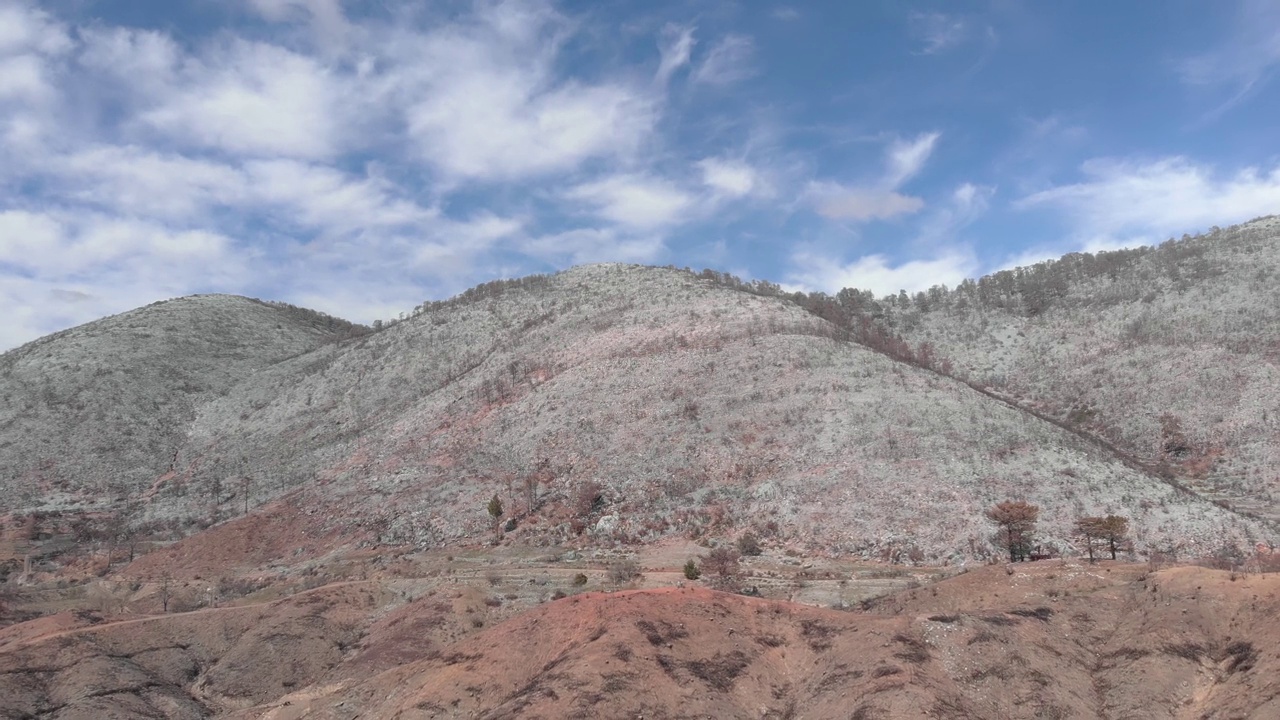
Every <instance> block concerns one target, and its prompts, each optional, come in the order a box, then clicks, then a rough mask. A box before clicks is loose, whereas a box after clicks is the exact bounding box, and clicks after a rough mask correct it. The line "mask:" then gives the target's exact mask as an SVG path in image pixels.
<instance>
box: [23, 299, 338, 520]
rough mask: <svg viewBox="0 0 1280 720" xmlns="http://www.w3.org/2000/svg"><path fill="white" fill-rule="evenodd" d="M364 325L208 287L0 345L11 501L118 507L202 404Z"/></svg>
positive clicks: (34, 505) (144, 482) (164, 467)
mask: <svg viewBox="0 0 1280 720" xmlns="http://www.w3.org/2000/svg"><path fill="white" fill-rule="evenodd" d="M353 331H358V327H357V326H354V325H352V324H351V323H348V322H346V321H343V320H338V319H336V318H331V317H328V316H326V315H323V314H321V313H317V312H315V311H311V310H304V309H302V308H295V307H291V306H287V305H283V304H273V303H264V302H260V301H257V300H250V299H247V298H242V297H233V296H226V295H202V296H195V297H188V298H182V299H180V300H173V301H169V302H162V303H155V304H153V305H149V306H147V307H145V308H140V309H137V310H134V311H131V312H127V313H123V314H121V315H116V316H114V317H109V318H106V319H103V320H99V321H96V322H92V323H89V324H87V325H82V326H80V327H77V328H72V329H70V330H65V331H63V332H60V333H57V334H54V335H50V336H48V337H45V338H42V339H40V340H37V341H35V342H31V343H28V344H26V345H24V346H22V347H20V348H17V349H15V350H11V351H9V352H6V353H4V354H3V355H0V400H2V402H0V476H3V477H6V478H8V479H9V481H8V482H7V483H5V487H4V489H3V492H4V495H3V496H2V497H0V500H2V501H3V502H4V505H6V506H8V507H10V508H13V509H21V510H36V509H49V510H52V509H58V508H64V507H65V508H90V507H106V508H110V507H113V506H114V505H116V504H117V503H122V502H124V501H125V500H126V499H127V498H128V497H129V496H133V495H136V494H137V493H139V492H140V491H142V490H144V489H145V488H147V487H148V486H149V485H150V484H151V483H153V482H154V481H155V479H156V478H157V477H160V476H161V475H163V474H164V473H166V472H168V471H169V469H170V468H171V467H172V465H173V462H174V454H175V453H176V452H178V451H179V449H180V448H182V447H183V445H184V443H185V442H186V434H187V431H188V429H189V428H190V426H191V423H192V422H193V421H194V420H195V417H196V414H197V412H198V409H199V408H200V407H202V406H203V405H205V404H207V403H208V402H209V401H210V400H211V399H212V398H216V397H220V396H222V395H225V394H227V393H228V392H230V391H231V389H232V388H233V387H235V386H236V385H237V384H239V383H240V382H242V381H243V379H244V378H245V377H247V376H251V375H253V374H254V373H257V372H260V371H263V370H265V369H267V368H269V367H271V366H273V365H275V364H277V363H279V362H281V361H283V360H285V359H287V358H290V357H295V356H298V355H301V354H305V353H307V352H310V351H312V350H315V349H316V348H318V347H320V346H322V345H324V344H326V343H330V342H334V341H336V340H337V339H339V338H341V337H343V336H345V335H349V334H351V333H352V332H353Z"/></svg>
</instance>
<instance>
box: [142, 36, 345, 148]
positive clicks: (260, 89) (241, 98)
mask: <svg viewBox="0 0 1280 720" xmlns="http://www.w3.org/2000/svg"><path fill="white" fill-rule="evenodd" d="M343 99H344V98H343V92H342V87H341V84H340V83H339V82H336V81H335V78H334V77H333V76H332V75H331V73H330V72H329V71H328V70H327V69H326V68H324V67H323V66H321V65H320V64H319V63H318V62H317V61H316V60H314V59H313V58H310V57H306V56H303V55H299V54H297V53H294V52H291V51H289V50H286V49H284V48H281V47H277V46H275V45H268V44H265V43H255V42H247V41H244V40H239V39H235V40H232V41H230V42H229V43H228V44H227V45H225V46H223V47H216V48H213V49H212V50H211V52H210V55H209V56H208V57H206V58H204V59H202V61H194V62H189V63H186V64H184V67H183V68H182V71H181V72H180V73H179V76H178V78H177V83H176V85H175V86H173V87H172V88H170V89H169V92H168V93H167V94H166V96H165V97H162V98H158V99H157V100H158V106H157V107H155V108H154V109H151V110H147V111H145V112H143V113H142V114H141V115H140V116H139V119H140V121H141V122H142V123H143V124H145V125H149V126H151V127H153V128H155V129H157V130H160V131H162V132H164V133H166V134H168V135H169V136H171V137H173V138H175V139H178V140H180V141H185V142H189V143H192V144H194V145H196V146H202V147H207V148H216V149H219V150H223V151H227V152H230V153H235V154H243V155H253V156H258V157H295V158H326V157H331V156H333V155H335V154H336V153H337V152H338V151H339V150H340V149H341V145H342V141H343V139H344V138H343V132H342V127H341V123H342V117H343V114H342V107H341V106H340V105H339V103H340V101H342V100H343Z"/></svg>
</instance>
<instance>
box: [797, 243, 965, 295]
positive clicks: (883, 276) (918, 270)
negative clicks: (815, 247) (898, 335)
mask: <svg viewBox="0 0 1280 720" xmlns="http://www.w3.org/2000/svg"><path fill="white" fill-rule="evenodd" d="M791 260H792V264H793V266H794V268H795V269H794V270H793V271H792V273H791V274H790V276H789V281H790V282H791V283H792V284H794V285H797V286H799V287H803V288H806V289H809V290H821V291H824V292H828V293H834V292H838V291H840V290H841V289H843V288H846V287H851V288H857V289H859V290H871V291H872V292H874V293H875V294H876V295H887V294H890V293H897V292H898V291H899V290H906V291H907V292H908V293H915V292H919V291H922V290H927V289H929V288H930V287H932V286H934V285H940V284H946V285H948V286H952V287H954V286H955V285H958V284H959V283H960V282H961V281H962V280H964V279H965V278H969V277H973V276H974V275H975V274H976V273H977V270H978V262H977V260H976V259H975V258H974V256H973V254H972V253H969V252H961V251H958V250H953V251H951V252H948V253H946V254H943V255H940V256H938V257H935V258H932V259H928V260H909V261H907V262H903V263H901V264H898V265H893V264H891V262H890V261H889V259H888V258H886V257H885V256H884V255H879V254H876V255H865V256H863V257H860V258H858V259H857V260H854V261H853V262H850V263H840V262H837V261H835V260H834V259H832V258H829V257H824V256H821V255H816V254H813V253H811V252H808V251H802V252H799V253H797V254H796V255H794V256H793V257H792V258H791Z"/></svg>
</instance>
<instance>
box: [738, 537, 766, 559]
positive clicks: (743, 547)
mask: <svg viewBox="0 0 1280 720" xmlns="http://www.w3.org/2000/svg"><path fill="white" fill-rule="evenodd" d="M738 552H740V553H742V554H743V555H749V556H752V557H755V556H757V555H759V554H760V553H762V552H764V551H763V550H761V549H760V539H759V538H757V537H756V536H755V533H750V532H746V533H743V534H742V537H740V538H738Z"/></svg>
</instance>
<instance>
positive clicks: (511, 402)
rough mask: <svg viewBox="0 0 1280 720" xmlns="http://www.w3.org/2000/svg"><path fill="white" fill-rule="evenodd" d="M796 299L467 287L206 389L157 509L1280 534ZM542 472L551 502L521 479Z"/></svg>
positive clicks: (936, 545) (869, 528)
mask: <svg viewBox="0 0 1280 720" xmlns="http://www.w3.org/2000/svg"><path fill="white" fill-rule="evenodd" d="M839 334H840V333H839V330H838V329H837V328H835V327H834V326H832V325H831V324H830V323H827V322H826V321H823V320H820V319H818V318H815V317H813V316H812V315H811V314H809V313H807V312H805V311H804V310H802V309H801V308H799V307H797V306H796V305H794V304H792V303H790V302H787V301H784V300H781V299H778V298H771V297H758V296H755V295H751V294H746V293H741V292H736V291H733V290H728V289H725V288H722V287H718V286H717V285H715V284H714V283H711V282H708V281H705V280H701V279H698V278H696V277H694V276H691V275H689V274H688V273H685V272H682V271H675V270H667V269H660V268H644V267H636V266H622V265H600V266H588V267H583V268H577V269H574V270H571V271H567V272H565V273H561V274H559V275H556V276H552V277H550V278H545V279H542V280H540V281H539V282H537V283H532V284H530V285H529V286H528V287H517V288H512V289H510V290H508V291H506V292H504V293H502V294H500V295H497V296H496V297H490V298H479V299H475V300H473V301H470V302H461V303H454V304H449V305H446V306H442V307H437V308H433V309H430V310H429V311H427V312H425V313H423V314H421V315H419V316H418V317H416V318H414V319H412V320H410V321H406V322H403V323H400V324H398V325H396V326H394V327H392V328H390V329H388V330H384V331H383V332H380V333H377V334H374V335H371V336H369V337H366V338H362V339H361V340H360V341H359V342H356V343H353V344H350V345H343V346H328V347H324V348H320V349H318V350H316V351H314V352H312V353H309V354H307V355H303V356H299V357H296V358H293V359H290V360H287V361H284V362H281V363H278V364H277V365H275V366H273V367H271V368H269V369H267V370H265V371H263V372H260V373H257V374H255V375H253V376H250V377H248V378H246V379H245V381H244V382H242V383H240V384H239V385H237V386H236V387H235V388H234V389H233V390H232V391H231V392H229V393H228V394H227V395H226V396H224V397H219V398H214V399H212V400H211V401H210V402H209V403H207V404H206V405H204V406H202V407H201V408H200V410H199V412H198V414H197V417H196V419H195V421H194V422H193V424H192V426H191V430H190V433H189V441H188V443H187V444H186V445H185V446H184V448H183V450H182V452H181V453H180V454H179V456H178V458H177V460H178V462H177V472H176V473H175V474H174V475H173V476H172V477H171V478H170V479H168V480H167V481H165V482H163V483H161V484H159V485H158V486H157V487H158V490H157V492H156V493H155V495H154V496H153V498H152V501H151V503H150V505H149V507H148V512H149V513H151V515H152V516H153V517H173V516H184V515H185V516H188V517H190V516H193V515H200V514H202V513H207V512H210V511H211V510H210V507H209V506H210V501H209V498H227V499H226V500H225V501H219V502H218V503H217V508H215V509H214V510H213V511H214V512H217V513H218V517H225V516H226V515H228V514H232V513H237V512H241V511H242V510H243V508H240V507H238V500H237V499H234V498H232V497H231V496H232V494H233V493H229V492H228V486H229V485H230V484H231V480H230V479H229V478H228V477H227V476H226V474H225V472H224V471H222V470H219V468H226V467H228V466H229V465H232V464H234V463H235V462H236V461H237V459H238V458H244V459H245V460H246V463H247V465H248V467H250V468H252V473H253V477H252V478H251V482H252V487H251V489H250V492H251V493H252V494H253V499H254V503H257V502H260V501H262V500H265V499H267V498H270V497H273V496H275V495H278V494H280V493H283V492H288V491H293V490H295V489H298V488H304V489H305V492H307V493H309V494H310V495H311V496H313V497H314V502H315V503H316V504H317V505H318V506H321V507H326V508H328V509H327V510H326V511H325V512H326V513H327V514H328V515H329V516H330V517H331V518H332V522H333V524H334V526H335V527H343V526H346V527H351V528H362V529H363V531H367V532H368V533H370V538H371V539H377V540H381V541H385V542H412V543H416V544H419V545H424V546H430V545H438V544H444V543H456V542H470V541H475V540H479V539H484V538H486V537H487V536H488V534H489V533H490V528H489V522H490V521H489V518H488V516H487V514H486V513H485V506H486V503H487V501H488V500H489V498H490V497H492V496H493V495H494V494H495V493H496V494H498V495H499V497H500V499H501V500H502V502H503V504H504V506H505V508H506V510H507V516H509V517H512V518H514V519H515V520H516V526H517V529H516V530H515V531H514V533H513V535H512V536H511V537H512V538H513V539H515V540H517V541H520V542H528V543H541V542H560V541H570V540H574V539H575V538H578V537H579V536H581V537H582V538H584V539H587V538H589V539H591V540H593V541H595V542H606V543H611V542H624V543H625V542H637V541H647V540H652V539H656V538H658V537H661V536H664V535H668V534H674V533H679V534H689V535H693V536H702V535H713V536H714V535H725V534H734V533H737V532H740V531H742V530H743V529H746V528H749V527H750V528H754V529H755V530H756V531H757V532H759V533H761V534H764V535H766V536H768V537H774V538H776V540H777V541H779V542H789V543H800V544H804V545H808V546H809V547H810V548H812V549H814V550H824V551H838V552H855V553H860V554H866V555H873V556H883V557H886V558H890V557H893V558H908V557H916V558H918V559H924V558H933V559H940V558H944V557H951V556H959V555H972V554H975V553H976V554H981V553H984V552H986V547H987V545H986V537H987V532H988V528H987V526H986V521H985V520H984V519H983V517H982V512H983V510H984V509H985V508H986V507H988V506H990V505H991V504H992V503H994V502H996V501H998V500H1001V499H1004V498H1007V497H1011V496H1025V497H1028V498H1030V499H1032V500H1034V501H1035V502H1038V503H1040V504H1041V505H1043V506H1044V508H1045V518H1046V529H1047V534H1046V535H1047V538H1048V539H1049V540H1052V541H1054V542H1057V543H1060V544H1067V543H1069V542H1070V537H1069V536H1070V531H1069V525H1070V522H1071V521H1072V520H1073V519H1074V518H1075V517H1076V516H1077V515H1078V514H1082V513H1096V512H1103V511H1116V512H1121V511H1122V512H1124V513H1126V514H1129V515H1131V516H1132V517H1133V518H1134V528H1135V534H1136V535H1137V536H1138V537H1139V538H1140V540H1141V541H1142V542H1144V543H1155V542H1165V541H1168V540H1169V539H1171V538H1174V537H1177V538H1180V539H1194V540H1195V541H1196V542H1198V543H1201V544H1202V545H1204V546H1209V547H1216V546H1218V545H1221V544H1223V543H1226V542H1245V541H1248V542H1252V541H1254V540H1256V539H1263V538H1265V537H1267V532H1268V531H1267V530H1266V529H1265V528H1262V527H1260V526H1258V525H1257V524H1256V523H1252V522H1250V521H1247V520H1241V519H1240V518H1238V517H1236V516H1235V515H1233V514H1232V513H1230V512H1224V511H1223V510H1222V509H1221V508H1217V507H1214V506H1212V505H1211V504H1209V503H1207V502H1204V501H1201V500H1199V499H1197V498H1194V497H1190V496H1187V495H1184V494H1180V493H1178V492H1176V491H1175V490H1173V489H1172V488H1170V487H1168V486H1166V485H1164V484H1163V483H1161V482H1160V481H1159V480H1157V479H1155V478H1152V477H1149V476H1147V475H1145V474H1143V473H1141V472H1137V471H1135V470H1133V469H1132V468H1129V467H1126V466H1125V465H1124V464H1123V463H1121V462H1119V461H1117V460H1116V459H1114V458H1112V457H1110V456H1108V455H1107V454H1106V453H1105V452H1101V451H1100V450H1099V449H1098V448H1096V447H1093V446H1090V445H1089V444H1087V443H1084V442H1082V441H1081V440H1080V439H1079V438H1076V437H1074V436H1073V435H1071V434H1070V433H1067V432H1064V431H1063V430H1061V429H1060V428H1057V427H1054V426H1053V425H1051V424H1049V423H1045V422H1043V421H1040V420H1037V419H1035V418H1032V417H1028V416H1027V415H1025V414H1024V413H1021V412H1019V411H1017V410H1015V409H1013V408H1010V407H1008V406H1006V405H1004V404H1002V403H999V402H996V401H993V400H992V399H990V398H987V397H984V396H983V395H981V394H979V393H977V392H975V391H973V390H972V389H971V388H969V387H967V386H965V385H964V384H962V383H959V382H955V381H953V380H949V379H946V378H942V377H939V376H937V375H935V374H932V373H929V372H926V371H923V370H920V369H918V368H914V367H910V366H908V365H904V364H902V363H899V362H895V361H893V360H891V359H889V358H887V357H885V356H883V355H879V354H877V353H874V352H871V351H868V350H867V349H865V348H863V347H861V346H858V345H856V344H852V343H848V342H841V341H838V340H835V339H833V337H834V336H838V335H839ZM530 484H533V485H534V492H533V507H532V509H531V508H530V507H529V499H530V495H529V493H528V491H527V490H528V486H529V485H530Z"/></svg>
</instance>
